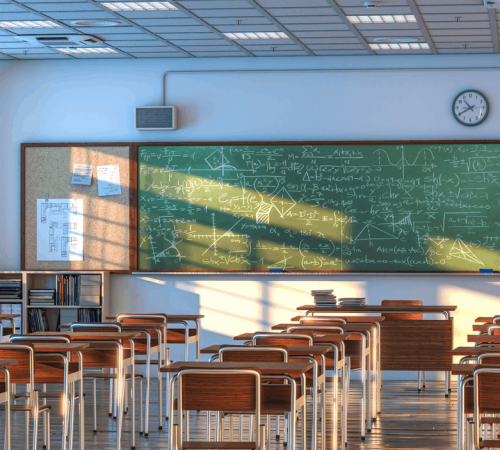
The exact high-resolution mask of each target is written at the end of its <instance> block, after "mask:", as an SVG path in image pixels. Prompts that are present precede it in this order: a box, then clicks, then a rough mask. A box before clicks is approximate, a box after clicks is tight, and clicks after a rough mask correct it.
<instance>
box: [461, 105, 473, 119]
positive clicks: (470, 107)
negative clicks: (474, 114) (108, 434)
mask: <svg viewBox="0 0 500 450" xmlns="http://www.w3.org/2000/svg"><path fill="white" fill-rule="evenodd" d="M474 106H475V105H474ZM474 106H469V107H468V108H467V109H465V110H463V111H462V112H461V113H458V115H459V116H461V115H462V114H463V113H464V112H467V111H469V109H472V108H474Z"/></svg>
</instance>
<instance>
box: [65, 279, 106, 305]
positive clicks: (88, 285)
mask: <svg viewBox="0 0 500 450" xmlns="http://www.w3.org/2000/svg"><path fill="white" fill-rule="evenodd" d="M100 302H101V276H100V275H57V280H56V305H59V306H80V305H82V306H86V305H89V306H90V305H92V306H93V305H96V306H99V305H100Z"/></svg>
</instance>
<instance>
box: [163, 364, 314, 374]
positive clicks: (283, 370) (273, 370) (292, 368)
mask: <svg viewBox="0 0 500 450" xmlns="http://www.w3.org/2000/svg"><path fill="white" fill-rule="evenodd" d="M312 368H313V364H312V363H280V362H248V363H246V362H218V361H215V362H205V361H179V362H174V363H172V364H170V365H169V366H165V367H162V368H161V371H162V372H168V373H175V372H180V371H181V370H187V369H200V370H217V369H223V370H227V369H258V370H259V371H260V372H261V374H262V375H283V374H288V375H301V374H305V373H307V372H308V371H309V370H311V369H312Z"/></svg>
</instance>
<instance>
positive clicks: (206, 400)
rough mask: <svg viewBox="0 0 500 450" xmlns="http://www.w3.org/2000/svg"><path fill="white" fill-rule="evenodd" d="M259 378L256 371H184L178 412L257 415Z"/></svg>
mask: <svg viewBox="0 0 500 450" xmlns="http://www.w3.org/2000/svg"><path fill="white" fill-rule="evenodd" d="M260 379H261V377H260V372H259V370H258V369H249V370H218V369H217V370H183V371H181V372H179V376H178V387H179V391H181V392H182V396H181V397H180V398H179V399H178V400H179V401H178V406H179V410H181V411H182V410H184V411H186V410H191V411H193V410H196V411H242V412H255V413H257V412H258V411H259V412H260ZM257 423H259V422H257Z"/></svg>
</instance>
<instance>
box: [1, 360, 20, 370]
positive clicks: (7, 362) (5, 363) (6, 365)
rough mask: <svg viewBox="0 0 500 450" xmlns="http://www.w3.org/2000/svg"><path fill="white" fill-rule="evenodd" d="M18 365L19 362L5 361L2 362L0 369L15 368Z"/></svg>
mask: <svg viewBox="0 0 500 450" xmlns="http://www.w3.org/2000/svg"><path fill="white" fill-rule="evenodd" d="M16 364H17V360H14V359H5V360H0V369H5V368H6V367H10V366H15V365H16Z"/></svg>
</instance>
